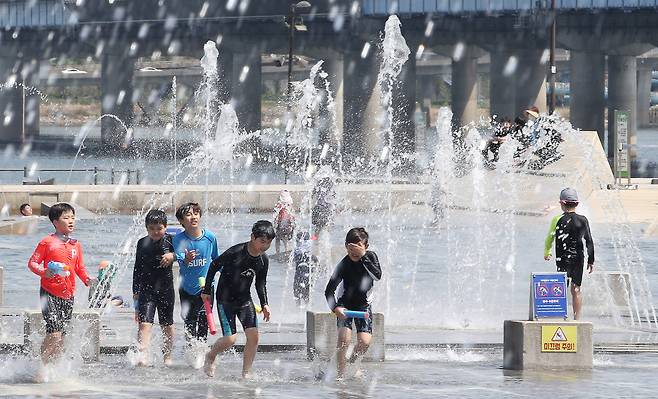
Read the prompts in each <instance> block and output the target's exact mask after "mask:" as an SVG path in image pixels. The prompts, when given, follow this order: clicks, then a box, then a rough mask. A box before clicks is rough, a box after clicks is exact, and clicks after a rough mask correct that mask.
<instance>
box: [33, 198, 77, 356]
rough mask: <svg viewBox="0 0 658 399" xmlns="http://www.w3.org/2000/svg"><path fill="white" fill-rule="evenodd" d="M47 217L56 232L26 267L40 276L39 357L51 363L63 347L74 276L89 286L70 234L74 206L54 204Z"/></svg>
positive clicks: (70, 307)
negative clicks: (42, 333) (42, 334)
mask: <svg viewBox="0 0 658 399" xmlns="http://www.w3.org/2000/svg"><path fill="white" fill-rule="evenodd" d="M48 217H49V218H50V221H51V222H52V223H53V226H54V227H55V233H53V234H50V235H48V236H47V237H45V238H44V239H42V240H41V241H40V242H39V244H38V245H37V248H36V249H35V250H34V253H33V254H32V256H31V257H30V260H29V261H28V268H29V269H30V270H31V271H32V272H33V273H34V274H36V275H38V276H39V277H41V288H40V293H39V296H40V298H41V312H42V314H43V318H44V320H45V322H46V337H45V338H44V340H43V343H42V344H41V360H42V361H43V363H50V362H51V361H53V360H55V359H56V358H57V357H58V356H59V355H60V354H61V353H62V352H63V350H64V331H65V329H66V325H67V324H68V322H69V321H70V320H71V316H72V313H73V300H74V298H75V276H76V275H77V276H78V278H80V280H82V282H83V283H84V284H85V285H86V286H89V280H90V277H89V275H87V270H86V269H85V264H84V261H83V258H82V247H81V246H80V242H78V240H76V239H73V238H71V237H70V234H71V233H72V232H73V230H74V228H75V209H74V208H73V207H72V206H71V205H69V204H67V203H59V204H55V205H53V206H52V207H51V208H50V211H49V212H48Z"/></svg>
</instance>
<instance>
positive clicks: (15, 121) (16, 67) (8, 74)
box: [0, 56, 39, 143]
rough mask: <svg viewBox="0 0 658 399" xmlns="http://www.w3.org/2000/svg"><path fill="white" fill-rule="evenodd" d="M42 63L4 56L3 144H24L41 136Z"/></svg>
mask: <svg viewBox="0 0 658 399" xmlns="http://www.w3.org/2000/svg"><path fill="white" fill-rule="evenodd" d="M38 73H39V62H38V60H32V61H30V62H26V61H24V60H21V59H19V58H18V57H15V56H0V83H2V84H5V85H7V87H5V88H3V89H2V90H0V141H1V142H12V143H22V142H24V141H25V140H26V139H28V138H29V137H31V136H34V135H35V134H38V132H39V96H38V95H37V94H36V92H35V91H34V90H33V88H35V86H36V85H37V83H38Z"/></svg>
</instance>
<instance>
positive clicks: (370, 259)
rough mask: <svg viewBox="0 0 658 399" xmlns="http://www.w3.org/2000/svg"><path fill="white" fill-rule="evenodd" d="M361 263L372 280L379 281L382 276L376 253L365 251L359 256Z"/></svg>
mask: <svg viewBox="0 0 658 399" xmlns="http://www.w3.org/2000/svg"><path fill="white" fill-rule="evenodd" d="M361 263H362V264H363V267H364V268H365V269H366V271H367V272H368V274H369V275H370V277H372V279H373V280H375V281H379V280H380V279H381V278H382V267H381V266H380V264H379V258H377V254H376V253H374V252H371V251H368V252H366V254H365V255H363V257H362V258H361Z"/></svg>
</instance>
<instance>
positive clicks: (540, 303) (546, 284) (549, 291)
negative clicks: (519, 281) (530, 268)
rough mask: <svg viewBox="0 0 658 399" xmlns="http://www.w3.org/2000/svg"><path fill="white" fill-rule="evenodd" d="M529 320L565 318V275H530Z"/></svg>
mask: <svg viewBox="0 0 658 399" xmlns="http://www.w3.org/2000/svg"><path fill="white" fill-rule="evenodd" d="M531 306H532V314H531V319H532V320H536V319H541V318H548V317H554V318H563V319H566V318H567V274H566V273H558V272H556V273H532V287H531Z"/></svg>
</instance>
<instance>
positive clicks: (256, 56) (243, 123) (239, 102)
mask: <svg viewBox="0 0 658 399" xmlns="http://www.w3.org/2000/svg"><path fill="white" fill-rule="evenodd" d="M260 55H261V54H260V49H258V48H254V49H252V51H251V52H249V53H234V54H233V75H232V77H231V81H232V88H231V94H232V101H233V104H234V105H233V106H234V108H235V113H236V114H237V116H238V120H239V121H240V128H241V129H245V130H246V131H247V132H254V131H256V130H260V128H261V95H262V92H261V90H262V87H261V84H262V73H261V58H260Z"/></svg>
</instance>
